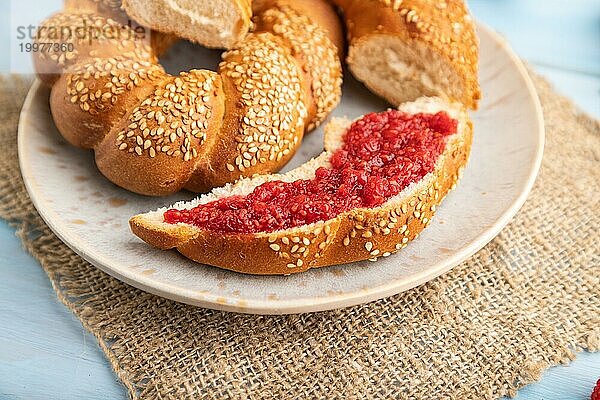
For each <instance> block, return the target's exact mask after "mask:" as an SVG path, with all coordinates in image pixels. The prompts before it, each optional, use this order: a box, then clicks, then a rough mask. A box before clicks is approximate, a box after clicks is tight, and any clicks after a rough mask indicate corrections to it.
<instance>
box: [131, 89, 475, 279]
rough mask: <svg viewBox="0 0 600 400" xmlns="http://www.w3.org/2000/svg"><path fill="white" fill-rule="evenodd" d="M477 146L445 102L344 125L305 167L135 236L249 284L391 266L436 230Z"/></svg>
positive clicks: (215, 197) (230, 192)
mask: <svg viewBox="0 0 600 400" xmlns="http://www.w3.org/2000/svg"><path fill="white" fill-rule="evenodd" d="M471 140H472V124H471V121H470V120H469V118H468V116H467V113H466V111H465V109H464V107H463V106H461V105H459V104H448V103H446V102H445V101H443V100H441V99H438V98H421V99H418V100H417V101H415V102H413V103H407V104H403V105H402V106H400V108H399V109H398V110H388V111H385V112H382V113H373V114H368V115H366V116H364V117H362V118H361V119H359V120H356V121H354V122H351V121H348V120H343V119H334V120H333V121H332V122H331V123H329V125H328V126H327V127H326V129H325V151H324V152H323V153H322V154H321V155H320V156H319V157H317V158H315V159H313V160H311V161H309V162H307V163H306V164H304V165H303V166H301V167H299V168H297V169H295V170H293V171H290V172H288V173H286V174H280V175H275V174H274V175H261V176H255V177H253V178H244V179H241V180H240V181H238V182H237V183H235V184H233V185H227V186H224V187H222V188H218V189H215V190H213V191H212V192H211V193H209V194H207V195H203V196H201V197H199V198H198V199H196V200H193V201H191V202H187V203H178V204H175V205H173V206H172V207H168V208H163V209H160V210H157V211H154V212H150V213H147V214H142V215H138V216H135V217H133V218H132V219H131V221H130V225H131V229H132V230H133V232H134V233H135V234H136V235H137V236H139V237H140V238H142V239H143V240H144V241H146V242H148V243H149V244H151V245H153V246H155V247H158V248H160V249H165V250H167V249H175V248H176V249H177V250H178V251H179V252H181V253H182V254H183V255H185V256H186V257H188V258H190V259H192V260H194V261H197V262H199V263H203V264H209V265H214V266H217V267H221V268H225V269H229V270H233V271H238V272H242V273H249V274H292V273H297V272H302V271H306V270H308V269H309V268H315V267H322V266H327V265H334V264H343V263H349V262H353V261H360V260H374V259H377V258H378V257H387V256H389V255H391V254H392V253H394V252H396V251H398V250H400V249H402V248H404V247H406V245H407V244H408V242H410V241H411V240H413V239H414V238H416V237H417V236H418V235H419V233H420V232H421V231H422V230H423V229H424V228H425V227H427V226H428V225H429V224H430V222H431V218H432V217H433V214H434V213H435V211H436V208H437V207H438V205H439V204H440V203H441V201H442V199H443V198H444V197H445V196H446V194H447V193H448V192H449V191H450V190H451V189H453V188H454V187H455V185H456V182H457V180H458V179H459V177H460V175H461V172H462V170H463V168H464V166H465V164H466V163H467V160H468V157H469V152H470V148H471Z"/></svg>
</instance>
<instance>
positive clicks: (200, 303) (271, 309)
mask: <svg viewBox="0 0 600 400" xmlns="http://www.w3.org/2000/svg"><path fill="white" fill-rule="evenodd" d="M477 29H478V30H480V31H483V32H485V33H486V34H487V35H489V36H490V37H491V38H492V39H493V40H494V41H495V42H496V43H497V44H498V45H499V46H500V47H501V48H502V49H503V50H504V51H505V53H506V54H507V55H508V57H509V58H510V60H511V61H512V63H513V65H514V66H515V67H516V70H517V72H518V73H519V75H520V76H521V78H522V79H523V81H524V82H525V88H526V90H527V92H528V94H529V97H530V99H531V101H532V103H533V106H534V108H535V111H536V113H535V114H536V122H537V125H538V132H537V139H538V142H539V145H538V148H537V149H536V154H535V160H534V162H533V163H532V165H531V167H530V170H529V171H528V176H527V181H526V184H525V186H524V189H523V190H522V191H521V193H520V194H519V196H517V197H516V198H515V199H514V200H513V202H512V204H511V205H510V207H508V208H507V209H506V210H505V211H504V213H503V214H501V216H500V217H499V218H498V219H497V220H496V221H495V222H494V223H493V224H492V225H491V226H490V227H488V228H487V229H485V230H484V231H483V233H482V234H480V235H479V236H478V237H477V238H475V239H474V240H473V241H472V242H471V243H469V244H467V245H465V246H463V247H462V248H461V249H460V250H459V251H457V252H455V253H454V254H453V255H452V256H450V257H448V258H445V259H444V260H442V261H440V262H438V263H436V264H433V265H432V266H431V267H430V268H427V269H424V270H422V271H419V272H417V273H415V274H412V275H411V278H410V279H403V280H392V281H390V282H388V283H384V284H382V285H378V286H374V287H370V288H368V289H361V290H354V291H352V292H347V293H341V294H335V295H331V296H327V297H323V296H321V297H310V298H301V299H295V300H286V299H276V300H261V299H239V298H237V297H236V298H234V297H231V296H229V297H228V296H222V295H220V296H218V298H217V296H214V299H211V298H210V296H211V294H207V295H205V296H202V297H199V296H198V294H197V293H195V292H193V291H192V290H190V289H187V288H182V287H181V286H177V285H172V284H170V283H168V282H161V281H157V280H154V279H151V277H146V276H140V275H139V274H138V275H135V274H133V273H132V274H131V276H128V275H127V274H123V273H121V272H120V271H127V268H121V269H120V270H117V269H116V268H115V267H113V266H111V264H112V263H110V262H108V261H107V260H103V259H104V256H103V255H100V254H94V251H93V249H85V250H84V249H81V248H79V247H78V246H77V242H78V241H77V239H76V238H72V237H70V235H69V232H68V230H67V231H65V232H62V230H61V229H60V228H59V227H58V226H57V225H58V224H55V223H54V222H53V221H55V220H57V218H59V216H58V215H52V214H53V211H51V208H48V207H42V204H43V201H42V200H41V197H42V196H36V194H35V193H36V188H35V187H34V186H35V185H34V180H33V178H31V176H32V174H31V173H29V170H28V167H27V163H25V162H24V160H25V159H26V158H27V157H28V156H27V151H26V150H25V149H24V148H23V146H24V145H23V140H22V137H23V135H25V133H23V131H24V123H23V121H24V119H25V118H26V116H25V112H24V111H25V110H28V109H30V108H31V105H32V103H33V101H34V99H35V95H36V93H37V92H38V90H39V89H40V87H41V86H42V83H41V82H40V81H39V80H36V81H35V82H34V84H33V85H32V87H31V89H30V90H29V92H28V94H27V97H26V99H25V102H24V104H23V108H22V111H21V114H20V118H19V126H18V131H17V135H18V138H17V147H18V157H19V167H20V169H21V174H22V176H23V181H24V184H25V188H26V190H27V192H28V194H29V197H30V198H31V201H32V203H33V205H34V207H35V208H36V210H37V212H38V213H39V214H40V216H41V217H42V219H43V220H44V222H45V223H46V224H47V225H48V227H49V228H50V229H51V230H52V232H54V234H55V235H56V236H57V237H58V238H59V239H60V240H61V241H63V243H65V244H66V245H67V246H68V247H69V248H71V250H73V251H74V252H75V253H77V254H78V255H79V256H80V257H82V258H83V259H84V260H86V261H87V262H89V263H90V264H91V265H93V266H95V267H96V268H99V269H100V270H102V271H104V272H105V273H107V274H109V275H111V276H112V277H114V278H116V279H118V280H120V281H122V282H124V283H126V284H128V285H131V286H133V287H136V288H138V289H140V290H143V291H146V292H149V293H152V294H155V295H158V296H160V297H164V298H167V299H171V300H174V301H178V302H182V303H186V304H190V305H193V306H197V307H203V308H209V309H214V310H220V311H227V312H238V313H245V314H261V315H281V314H298V313H307V312H318V311H326V310H333V309H339V308H345V307H351V306H355V305H359V304H364V303H369V302H372V301H375V300H379V299H382V298H385V297H388V296H392V295H395V294H399V293H402V292H404V291H406V290H409V289H412V288H414V287H417V286H420V285H422V284H424V283H426V282H428V281H430V280H433V279H435V278H437V277H439V276H441V275H442V274H444V273H446V272H448V271H450V270H451V269H453V268H454V267H455V266H457V265H458V264H460V263H461V262H463V261H464V260H466V259H468V258H470V257H471V256H472V255H474V254H475V253H477V252H478V251H479V250H481V249H482V248H483V247H484V246H485V245H487V244H488V243H489V242H490V241H491V240H493V239H494V238H495V237H496V236H497V235H498V234H499V233H500V232H501V231H502V229H503V228H504V227H505V226H506V225H507V224H508V223H509V222H510V221H511V219H512V218H513V217H514V216H515V215H516V214H517V212H518V211H519V210H520V209H521V207H522V206H523V204H524V203H525V201H526V200H527V197H528V196H529V193H530V192H531V189H532V188H533V185H534V184H535V181H536V179H537V176H538V172H539V169H540V167H541V163H542V158H543V153H544V147H545V124H544V118H543V111H542V106H541V103H540V100H539V96H538V93H537V90H536V89H535V86H534V84H533V81H532V80H531V77H530V76H529V73H528V72H527V69H526V67H525V65H524V64H523V62H522V61H521V59H520V58H519V57H518V56H517V55H516V53H515V52H514V50H513V49H512V48H511V46H510V45H509V43H508V42H507V41H506V40H505V39H504V38H503V37H502V36H501V35H500V34H499V33H497V32H496V31H495V30H493V29H491V28H489V27H488V26H486V25H485V24H482V23H480V22H477ZM241 300H242V301H243V306H242V305H241V304H240V303H241V302H242V301H241Z"/></svg>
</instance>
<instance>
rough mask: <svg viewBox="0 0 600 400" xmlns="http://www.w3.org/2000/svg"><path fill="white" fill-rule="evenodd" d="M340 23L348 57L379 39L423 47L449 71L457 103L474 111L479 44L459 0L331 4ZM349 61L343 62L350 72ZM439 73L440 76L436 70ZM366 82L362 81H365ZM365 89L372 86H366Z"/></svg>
mask: <svg viewBox="0 0 600 400" xmlns="http://www.w3.org/2000/svg"><path fill="white" fill-rule="evenodd" d="M334 3H336V4H337V5H339V6H340V7H341V8H342V10H343V12H344V17H345V20H346V26H347V30H348V32H347V34H348V40H349V43H350V51H349V53H350V54H351V55H352V53H353V47H354V48H359V47H360V45H361V44H364V42H366V41H369V40H370V38H372V37H374V36H379V35H387V36H389V37H397V38H400V40H401V41H403V42H404V43H411V42H418V43H421V44H424V45H425V46H426V47H427V48H429V49H430V50H431V51H432V52H433V53H434V54H437V55H438V56H439V57H440V58H441V59H443V60H444V61H445V62H446V63H447V65H449V66H450V67H451V68H452V69H454V71H455V73H456V74H457V76H458V77H459V78H460V80H461V82H462V86H463V91H462V92H463V93H462V96H460V97H461V98H456V99H451V100H456V101H460V102H461V103H463V104H464V105H465V106H467V107H469V108H473V109H476V108H477V102H478V100H479V99H480V97H481V92H480V88H479V80H478V61H479V50H478V47H479V41H478V38H477V35H476V33H475V26H474V23H473V20H472V17H471V15H470V13H469V10H468V8H467V6H466V4H465V2H464V1H463V0H453V1H439V2H431V1H429V0H334ZM353 62H355V60H354V58H353V57H352V56H351V57H350V59H349V65H350V69H351V70H352V69H354V66H353ZM439 73H440V74H443V73H444V71H439ZM366 80H368V77H367V78H366ZM368 86H369V87H370V88H372V89H373V88H374V87H376V85H369V84H368Z"/></svg>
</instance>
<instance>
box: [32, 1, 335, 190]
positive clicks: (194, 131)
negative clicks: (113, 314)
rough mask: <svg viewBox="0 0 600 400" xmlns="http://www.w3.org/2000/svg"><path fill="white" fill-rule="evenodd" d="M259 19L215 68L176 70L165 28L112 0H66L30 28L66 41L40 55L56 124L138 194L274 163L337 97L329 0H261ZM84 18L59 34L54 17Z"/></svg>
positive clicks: (203, 183)
mask: <svg viewBox="0 0 600 400" xmlns="http://www.w3.org/2000/svg"><path fill="white" fill-rule="evenodd" d="M255 19H256V29H255V31H254V32H253V33H251V34H249V35H248V36H247V37H246V38H245V39H244V40H242V41H241V42H238V43H237V44H236V45H235V46H234V47H233V48H232V49H231V50H230V51H228V52H226V53H225V54H224V55H223V61H222V63H221V64H220V67H219V71H218V72H213V71H207V70H192V71H189V72H183V73H181V74H180V75H179V76H171V75H169V74H167V73H166V72H165V71H164V69H163V68H162V67H161V66H160V65H159V64H158V55H159V54H160V52H161V51H162V50H164V49H165V48H166V47H167V46H168V45H169V44H170V43H171V42H172V41H173V38H172V37H171V36H169V35H163V34H152V35H151V34H150V32H149V31H148V30H147V29H145V28H143V27H141V26H138V25H136V24H134V23H131V21H129V19H128V16H127V15H126V14H125V13H124V12H123V11H122V10H121V8H120V1H118V0H86V1H78V2H76V3H73V2H71V1H67V3H66V8H65V11H63V12H62V13H59V14H57V15H55V16H53V17H51V18H50V19H48V20H47V21H46V22H45V23H44V24H43V25H42V27H41V28H40V31H39V34H38V38H37V39H38V41H39V42H53V41H59V40H60V42H62V43H67V44H69V45H72V51H68V52H64V53H60V54H58V53H38V55H37V56H36V59H35V65H36V68H37V71H38V74H39V76H40V78H41V79H42V80H43V81H44V82H46V83H48V84H49V85H51V86H52V92H51V98H50V107H51V111H52V115H53V117H54V121H55V123H56V126H57V128H58V130H59V131H60V132H61V134H62V135H63V136H64V137H65V139H66V140H67V141H69V142H70V143H72V144H73V145H75V146H79V147H82V148H85V149H93V150H94V151H95V155H96V164H97V166H98V168H99V170H100V171H101V172H102V174H104V175H105V176H106V177H107V178H108V179H109V180H111V181H112V182H114V183H115V184H117V185H119V186H121V187H123V188H125V189H127V190H130V191H133V192H136V193H140V194H145V195H154V196H160V195H167V194H171V193H174V192H177V191H179V190H180V189H182V188H186V189H189V190H191V191H196V192H203V191H207V190H208V189H210V188H212V187H215V186H219V185H223V184H225V183H227V182H231V181H234V180H236V179H238V178H239V177H240V176H250V175H253V174H257V173H265V172H272V171H275V170H278V169H280V168H281V167H282V166H283V165H285V163H287V161H288V160H289V159H290V158H291V157H292V155H293V154H294V152H295V150H296V149H297V147H298V146H299V144H300V142H301V139H302V136H303V134H304V132H305V131H306V130H308V129H312V128H314V127H316V126H318V125H319V124H320V123H321V122H322V121H323V119H324V118H325V117H326V116H327V115H328V113H329V112H330V111H331V110H332V109H333V108H334V107H335V106H336V104H337V103H338V101H339V99H340V95H341V64H340V61H339V52H340V51H341V46H342V44H341V33H340V32H341V27H340V26H339V22H338V18H337V16H336V14H335V12H334V11H333V9H332V8H331V7H330V6H328V5H327V4H326V3H325V0H296V1H286V0H264V1H256V2H255ZM81 26H83V27H86V28H89V29H84V32H85V35H70V36H68V37H66V38H64V37H62V38H59V39H57V38H56V36H55V33H56V30H55V29H54V30H53V29H52V28H56V27H70V28H73V29H76V27H81ZM98 32H100V34H98ZM108 33H110V35H109V34H108ZM149 37H150V39H149Z"/></svg>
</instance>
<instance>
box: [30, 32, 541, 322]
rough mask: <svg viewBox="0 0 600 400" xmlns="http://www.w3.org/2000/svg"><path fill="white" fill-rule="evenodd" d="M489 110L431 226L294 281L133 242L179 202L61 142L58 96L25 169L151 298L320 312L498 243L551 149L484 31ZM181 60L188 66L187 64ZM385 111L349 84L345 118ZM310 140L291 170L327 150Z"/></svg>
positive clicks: (77, 242)
mask: <svg viewBox="0 0 600 400" xmlns="http://www.w3.org/2000/svg"><path fill="white" fill-rule="evenodd" d="M479 34H480V37H481V84H482V87H483V94H484V97H483V102H482V103H481V109H480V110H479V111H478V112H476V113H474V114H473V119H474V123H475V140H474V143H473V151H472V157H471V160H470V162H469V165H468V167H467V169H466V170H465V174H464V177H463V179H462V181H461V182H460V184H459V186H458V188H457V189H456V190H455V191H454V192H452V193H451V194H450V195H449V196H448V197H447V198H446V200H445V201H444V203H443V204H442V206H441V207H440V208H439V210H438V212H437V215H436V216H435V218H434V219H433V223H432V224H431V226H430V227H429V228H428V229H426V230H425V231H424V232H423V234H422V235H421V236H420V237H419V238H418V239H417V240H415V241H414V242H412V243H411V244H410V246H408V247H407V248H406V249H404V250H403V251H401V252H400V253H399V254H396V255H394V256H392V257H388V258H386V259H381V260H380V261H378V262H376V263H371V262H360V263H355V264H351V265H344V266H336V267H329V268H322V269H317V270H311V271H308V272H305V273H302V274H298V275H293V276H289V277H281V276H277V277H257V276H247V275H242V274H237V273H234V272H229V271H224V270H220V269H217V268H213V267H208V266H203V265H198V264H195V263H193V262H190V261H188V260H187V259H185V258H183V257H182V256H180V255H179V254H178V253H177V252H175V251H171V252H162V251H159V250H156V249H153V248H151V247H150V246H148V245H146V244H145V243H143V242H141V241H140V240H138V239H137V238H136V237H135V236H133V235H132V234H131V232H130V231H129V227H128V219H129V217H131V216H132V215H134V214H138V213H140V212H145V211H148V210H153V209H156V208H158V207H161V206H164V205H167V204H171V203H173V202H174V201H176V200H181V199H182V198H191V197H192V195H191V194H189V193H180V194H179V195H177V196H172V197H170V198H146V197H141V196H137V195H134V194H131V193H128V192H126V191H125V190H122V189H120V188H118V187H116V186H114V185H113V184H111V183H110V182H108V181H107V180H106V179H104V178H103V177H102V176H101V175H100V173H99V172H98V171H97V170H96V168H95V166H94V161H93V157H92V154H91V153H89V152H85V151H81V150H78V149H75V148H73V147H71V146H69V145H67V144H65V142H64V140H63V139H61V137H60V135H59V134H58V133H57V131H56V128H55V126H54V124H53V122H52V117H51V115H50V112H49V109H48V90H47V89H45V88H43V87H41V86H40V85H39V84H35V85H34V86H33V88H32V89H31V92H30V93H29V97H28V99H27V101H26V103H25V106H24V108H23V112H22V118H21V123H20V127H19V157H20V162H21V170H22V173H23V177H24V180H25V184H26V185H27V189H28V191H29V194H30V195H31V198H32V200H33V202H34V204H35V206H36V207H37V209H38V211H39V212H40V214H41V216H42V217H43V218H44V220H45V221H46V222H47V223H48V225H49V226H50V228H51V229H52V230H53V231H54V232H55V233H56V234H57V235H58V236H59V237H60V238H61V239H62V240H63V241H64V242H65V243H66V244H67V245H69V246H70V247H71V248H72V249H73V250H75V251H76V252H77V253H78V254H79V255H81V256H82V257H83V258H85V259H86V260H88V261H89V262H90V263H92V264H94V265H95V266H97V267H98V268H100V269H102V270H103V271H105V272H107V273H109V274H111V275H113V276H115V277H116V278H118V279H120V280H122V281H124V282H127V283H129V284H131V285H133V286H135V287H138V288H140V289H142V290H146V291H149V292H152V293H155V294H157V295H160V296H164V297H167V298H170V299H174V300H177V301H181V302H185V303H189V304H194V305H197V306H201V307H207V308H214V309H220V310H226V311H239V312H245V313H257V314H283V313H299V312H310V311H320V310H327V309H333V308H339V307H345V306H350V305H355V304H359V303H364V302H369V301H373V300H376V299H380V298H382V297H385V296H390V295H393V294H397V293H399V292H402V291H404V290H407V289H410V288H413V287H415V286H417V285H420V284H422V283H424V282H427V281H429V280H431V279H433V278H435V277H437V276H439V275H440V274H442V273H444V272H446V271H448V270H449V269H451V268H452V267H453V266H455V265H457V264H458V263H460V262H461V261H463V260H465V259H466V258H467V257H469V256H471V255H472V254H474V253H475V252H476V251H477V250H479V249H481V248H482V247H483V246H484V245H485V244H486V243H488V242H489V241H490V240H491V239H492V238H493V237H494V236H495V235H497V234H498V233H499V232H500V230H501V229H502V228H503V227H504V226H505V225H506V224H507V223H508V221H509V220H510V219H511V218H512V217H513V216H514V214H515V213H516V212H517V210H518V209H519V208H520V207H521V206H522V204H523V202H524V201H525V199H526V197H527V194H528V193H529V191H530V190H531V187H532V185H533V182H534V180H535V177H536V174H537V171H538V169H539V166H540V163H541V158H542V152H543V142H544V128H543V120H542V111H541V107H540V104H539V100H538V98H537V95H536V92H535V89H534V87H533V85H532V83H531V81H530V79H529V77H528V75H527V72H526V70H525V68H524V67H523V65H522V64H521V62H520V61H519V59H518V58H517V57H516V56H515V55H514V53H513V52H512V50H511V49H510V48H509V47H508V45H507V44H506V43H505V42H504V40H503V39H501V38H500V37H499V36H498V35H497V34H495V33H493V32H491V31H490V30H488V29H486V28H484V27H481V26H480V27H479ZM182 55H184V57H187V63H188V65H194V66H196V67H198V66H203V67H214V65H215V64H216V62H217V60H218V57H219V53H218V52H214V51H206V50H202V49H198V48H195V47H192V46H191V45H189V44H181V45H178V48H176V49H174V50H173V51H172V52H171V53H170V55H167V57H166V58H165V60H164V64H165V65H166V66H167V68H168V69H169V70H171V71H173V70H177V69H178V67H182V65H179V66H178V65H175V64H176V63H174V62H173V60H175V59H177V60H178V61H179V60H180V59H181V57H182ZM179 62H180V61H179ZM385 108H386V105H385V104H384V103H383V102H381V101H380V100H378V99H377V98H376V97H375V96H373V95H372V94H370V93H369V92H368V91H367V90H366V89H364V88H363V87H362V86H361V85H360V84H358V83H356V82H355V81H353V80H352V79H350V78H347V79H346V84H345V87H344V98H343V101H342V104H341V105H340V106H339V107H338V108H337V110H336V112H335V113H334V114H335V115H339V116H348V117H351V118H354V117H358V116H360V115H362V114H365V113H367V112H371V111H377V110H383V109H385ZM321 140H322V131H319V132H316V133H313V134H311V135H310V136H309V137H307V138H306V139H305V141H304V143H303V144H302V148H301V149H300V151H299V152H298V154H297V155H296V157H295V158H294V159H293V161H292V162H291V164H290V165H289V166H288V167H287V169H289V168H293V167H295V166H298V165H300V164H301V163H303V162H305V161H306V160H308V159H309V158H311V157H313V156H315V155H317V154H319V153H320V152H321V150H322V142H321Z"/></svg>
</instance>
